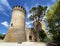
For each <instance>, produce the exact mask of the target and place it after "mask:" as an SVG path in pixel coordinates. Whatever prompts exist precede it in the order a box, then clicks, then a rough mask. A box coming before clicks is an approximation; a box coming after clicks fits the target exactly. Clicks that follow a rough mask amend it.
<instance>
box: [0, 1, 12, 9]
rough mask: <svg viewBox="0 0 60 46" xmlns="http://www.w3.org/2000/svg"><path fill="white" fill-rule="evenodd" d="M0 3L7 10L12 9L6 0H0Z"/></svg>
mask: <svg viewBox="0 0 60 46" xmlns="http://www.w3.org/2000/svg"><path fill="white" fill-rule="evenodd" d="M0 3H2V4H3V5H5V6H6V7H8V8H9V9H12V8H11V6H10V5H9V3H8V1H7V0H0Z"/></svg>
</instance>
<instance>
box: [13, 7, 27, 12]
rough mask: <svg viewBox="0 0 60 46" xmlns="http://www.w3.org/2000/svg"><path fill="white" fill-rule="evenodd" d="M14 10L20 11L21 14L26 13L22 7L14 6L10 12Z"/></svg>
mask: <svg viewBox="0 0 60 46" xmlns="http://www.w3.org/2000/svg"><path fill="white" fill-rule="evenodd" d="M14 10H20V11H22V12H25V11H26V10H25V9H24V8H23V7H22V6H14V7H13V10H12V11H14Z"/></svg>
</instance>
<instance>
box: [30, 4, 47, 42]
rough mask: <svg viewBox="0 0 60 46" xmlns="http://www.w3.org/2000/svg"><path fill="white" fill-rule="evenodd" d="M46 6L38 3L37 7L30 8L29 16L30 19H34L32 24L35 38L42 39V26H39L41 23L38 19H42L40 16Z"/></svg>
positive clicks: (43, 36) (42, 14) (43, 35)
mask: <svg viewBox="0 0 60 46" xmlns="http://www.w3.org/2000/svg"><path fill="white" fill-rule="evenodd" d="M46 9H47V7H46V6H45V7H43V6H41V5H39V6H38V7H33V8H32V9H31V10H30V13H31V14H32V15H31V16H30V20H31V21H34V23H33V25H34V31H33V32H35V33H34V35H35V36H36V37H35V38H36V39H37V38H39V40H40V41H42V40H43V39H44V38H45V34H44V32H43V31H42V27H41V23H40V21H41V20H42V17H43V16H44V13H45V11H46Z"/></svg>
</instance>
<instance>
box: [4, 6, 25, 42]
mask: <svg viewBox="0 0 60 46" xmlns="http://www.w3.org/2000/svg"><path fill="white" fill-rule="evenodd" d="M4 41H7V42H24V41H26V36H25V10H24V9H23V8H22V7H21V6H15V7H14V8H13V10H12V19H11V23H10V28H9V31H8V33H7V34H6V36H5V38H4Z"/></svg>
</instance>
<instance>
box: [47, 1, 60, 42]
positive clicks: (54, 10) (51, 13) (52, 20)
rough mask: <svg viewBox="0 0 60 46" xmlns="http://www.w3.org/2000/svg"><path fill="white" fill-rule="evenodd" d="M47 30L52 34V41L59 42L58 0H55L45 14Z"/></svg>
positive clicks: (59, 5) (59, 17) (59, 12)
mask: <svg viewBox="0 0 60 46" xmlns="http://www.w3.org/2000/svg"><path fill="white" fill-rule="evenodd" d="M46 17H47V21H48V26H49V27H50V29H49V32H50V33H51V34H52V38H53V41H54V42H57V43H60V1H57V2H56V3H55V4H54V5H53V6H52V7H51V8H50V9H49V10H48V13H47V15H46Z"/></svg>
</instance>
